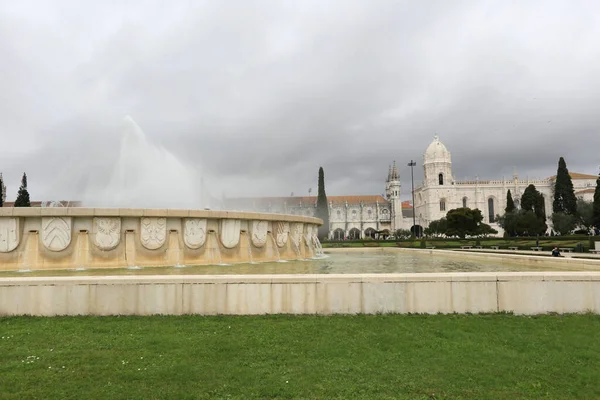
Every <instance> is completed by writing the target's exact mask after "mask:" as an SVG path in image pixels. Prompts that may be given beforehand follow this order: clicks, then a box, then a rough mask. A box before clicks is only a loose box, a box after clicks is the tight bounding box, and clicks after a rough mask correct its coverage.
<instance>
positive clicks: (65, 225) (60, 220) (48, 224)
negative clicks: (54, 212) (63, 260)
mask: <svg viewBox="0 0 600 400" xmlns="http://www.w3.org/2000/svg"><path fill="white" fill-rule="evenodd" d="M71 227H72V220H71V217H42V243H44V246H46V248H47V249H48V250H51V251H62V250H64V249H66V248H67V247H68V246H69V244H71Z"/></svg>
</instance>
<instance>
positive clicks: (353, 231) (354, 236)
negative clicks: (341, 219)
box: [348, 228, 360, 239]
mask: <svg viewBox="0 0 600 400" xmlns="http://www.w3.org/2000/svg"><path fill="white" fill-rule="evenodd" d="M348 238H349V239H360V231H359V230H358V229H357V228H352V229H350V232H348Z"/></svg>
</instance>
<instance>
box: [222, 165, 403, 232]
mask: <svg viewBox="0 0 600 400" xmlns="http://www.w3.org/2000/svg"><path fill="white" fill-rule="evenodd" d="M400 189H401V186H400V174H399V173H398V168H397V167H396V163H394V165H393V166H390V168H389V171H388V177H387V180H386V186H385V197H384V196H382V195H367V196H327V200H328V202H329V238H331V239H361V238H364V237H375V236H376V235H378V234H381V233H387V234H391V233H393V232H395V231H396V230H398V229H409V228H410V227H411V225H412V206H411V205H410V202H408V201H405V202H402V201H401V200H400V195H401V193H400ZM222 207H223V208H224V209H227V210H247V211H253V212H269V213H281V214H292V215H302V216H308V217H314V216H315V214H316V207H317V197H316V196H306V197H298V196H296V197H295V196H290V197H259V198H234V199H225V200H223V205H222Z"/></svg>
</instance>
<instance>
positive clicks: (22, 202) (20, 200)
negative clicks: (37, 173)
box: [15, 173, 31, 207]
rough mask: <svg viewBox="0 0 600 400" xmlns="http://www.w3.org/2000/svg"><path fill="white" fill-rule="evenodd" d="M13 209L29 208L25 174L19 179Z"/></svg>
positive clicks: (29, 202)
mask: <svg viewBox="0 0 600 400" xmlns="http://www.w3.org/2000/svg"><path fill="white" fill-rule="evenodd" d="M15 207H31V201H30V200H29V192H28V191H27V174H25V173H23V178H22V179H21V187H19V192H18V193H17V200H15Z"/></svg>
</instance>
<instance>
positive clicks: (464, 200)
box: [463, 196, 467, 208]
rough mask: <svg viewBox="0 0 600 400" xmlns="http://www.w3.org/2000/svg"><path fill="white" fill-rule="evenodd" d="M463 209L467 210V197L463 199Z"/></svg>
mask: <svg viewBox="0 0 600 400" xmlns="http://www.w3.org/2000/svg"><path fill="white" fill-rule="evenodd" d="M463 208H467V197H466V196H465V197H463Z"/></svg>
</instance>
